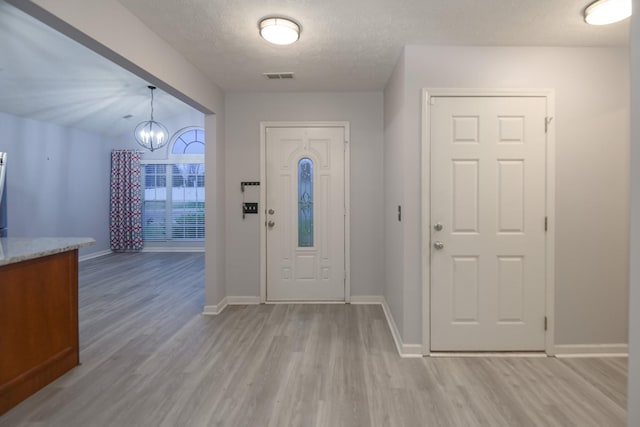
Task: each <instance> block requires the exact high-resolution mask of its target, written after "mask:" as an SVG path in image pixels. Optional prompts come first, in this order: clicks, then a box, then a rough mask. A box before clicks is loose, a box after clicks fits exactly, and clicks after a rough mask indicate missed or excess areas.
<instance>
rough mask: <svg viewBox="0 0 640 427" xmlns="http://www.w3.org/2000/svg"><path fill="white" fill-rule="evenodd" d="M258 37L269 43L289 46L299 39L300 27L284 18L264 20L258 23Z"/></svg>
mask: <svg viewBox="0 0 640 427" xmlns="http://www.w3.org/2000/svg"><path fill="white" fill-rule="evenodd" d="M258 26H259V27H260V35H261V36H262V38H263V39H265V40H266V41H268V42H269V43H273V44H279V45H285V44H291V43H293V42H295V41H296V40H298V38H299V37H300V26H299V25H298V24H296V23H295V22H293V21H292V20H290V19H286V18H276V17H273V18H265V19H263V20H262V21H260V24H259V25H258Z"/></svg>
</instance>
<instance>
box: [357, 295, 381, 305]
mask: <svg viewBox="0 0 640 427" xmlns="http://www.w3.org/2000/svg"><path fill="white" fill-rule="evenodd" d="M351 304H363V305H369V304H375V305H382V304H384V297H383V296H382V295H352V296H351Z"/></svg>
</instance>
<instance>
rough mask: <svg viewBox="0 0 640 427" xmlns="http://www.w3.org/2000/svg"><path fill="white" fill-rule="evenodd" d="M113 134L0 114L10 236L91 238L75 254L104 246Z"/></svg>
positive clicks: (107, 235)
mask: <svg viewBox="0 0 640 427" xmlns="http://www.w3.org/2000/svg"><path fill="white" fill-rule="evenodd" d="M112 144H113V139H112V138H108V137H104V136H100V135H96V134H92V133H89V132H85V131H81V130H77V129H72V128H67V127H62V126H58V125H53V124H49V123H43V122H39V121H35V120H30V119H25V118H21V117H16V116H12V115H8V114H2V113H0V151H6V152H7V153H8V160H7V165H8V168H7V170H8V173H7V181H8V182H7V204H8V212H7V215H8V226H9V236H10V237H42V236H48V237H92V238H94V239H95V240H96V244H95V245H94V246H90V247H88V248H81V249H80V254H81V255H87V254H90V253H94V252H102V251H107V250H109V175H110V161H111V160H110V150H111V145H112Z"/></svg>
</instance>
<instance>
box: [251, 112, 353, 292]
mask: <svg viewBox="0 0 640 427" xmlns="http://www.w3.org/2000/svg"><path fill="white" fill-rule="evenodd" d="M349 126H350V125H349V122H347V121H318V122H307V121H303V122H293V121H292V122H289V121H273V122H272V121H265V122H260V182H261V183H263V184H264V185H261V186H260V205H259V206H261V208H260V209H258V212H259V214H260V218H259V224H260V302H261V303H272V301H267V229H266V225H265V224H266V220H267V212H266V203H267V186H266V182H267V128H274V127H277V128H304V127H307V128H312V127H314V128H317V127H334V128H343V129H344V139H345V141H344V171H343V172H344V173H343V175H344V210H345V212H344V272H345V278H344V302H342V301H338V302H337V303H340V304H343V303H350V302H351V231H350V223H351V203H350V202H351V191H350V188H351V162H350V150H351V131H350V127H349ZM291 302H292V301H287V302H286V303H288V304H290V303H291ZM275 303H277V302H275ZM296 303H297V302H296ZM300 303H314V304H316V303H332V302H330V301H329V302H327V301H300Z"/></svg>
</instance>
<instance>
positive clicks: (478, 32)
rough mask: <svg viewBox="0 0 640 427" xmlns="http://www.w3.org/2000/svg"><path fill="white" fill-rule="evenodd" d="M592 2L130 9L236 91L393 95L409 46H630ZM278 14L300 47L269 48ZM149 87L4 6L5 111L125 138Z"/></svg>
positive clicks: (223, 3) (0, 31)
mask: <svg viewBox="0 0 640 427" xmlns="http://www.w3.org/2000/svg"><path fill="white" fill-rule="evenodd" d="M589 1H590V0H235V1H234V0H120V2H121V3H122V4H123V5H124V6H125V7H126V8H128V9H129V10H130V11H131V12H132V13H134V14H135V15H137V16H138V17H139V18H140V20H141V21H143V22H144V23H145V24H146V25H148V26H149V27H150V28H151V29H152V30H153V31H155V32H156V33H157V34H158V35H160V36H161V37H163V38H164V39H166V40H167V41H168V42H169V43H170V44H172V45H173V46H174V47H175V48H176V49H177V50H178V51H180V52H181V53H182V54H183V55H184V56H185V57H186V58H187V59H188V60H190V61H191V62H193V63H194V64H195V65H196V66H197V67H198V68H200V70H202V71H203V72H204V73H205V74H207V75H208V76H209V77H210V78H211V80H212V81H213V82H216V83H217V84H218V85H220V86H221V87H222V88H223V90H225V91H354V90H382V89H383V88H384V86H385V84H386V82H387V79H388V78H389V76H390V74H391V72H392V70H393V67H394V66H395V63H396V62H397V60H398V58H399V56H400V53H401V51H402V47H403V46H405V45H408V44H426V45H505V46H507V45H508V46H514V45H516V46H520V45H531V46H628V31H629V25H628V22H622V23H618V24H614V25H611V26H606V27H592V26H589V25H586V24H585V23H584V21H583V18H582V13H583V10H584V8H585V7H586V6H587V4H588V3H589ZM274 14H278V15H280V14H281V15H285V16H289V17H291V18H294V19H295V20H296V21H297V22H299V23H300V25H301V27H302V34H301V37H300V40H299V42H297V43H296V44H294V45H292V46H273V45H270V44H268V43H267V42H265V41H264V40H262V39H261V38H260V36H259V35H258V28H257V25H258V20H259V19H260V18H263V17H265V16H269V15H274ZM114 31H117V29H115V27H114ZM266 72H294V73H295V74H296V78H295V79H293V80H267V79H265V78H264V77H262V73H266ZM146 86H147V82H145V81H143V80H141V79H140V78H138V77H136V76H134V75H132V74H131V73H129V72H128V71H125V70H124V69H122V68H120V67H118V66H116V65H114V64H112V63H111V62H109V61H107V60H106V59H104V58H102V57H100V56H98V55H97V54H95V53H93V52H91V51H89V50H88V49H86V48H85V47H83V46H81V45H79V44H77V43H76V42H74V41H72V40H70V39H68V38H67V37H66V36H63V35H61V34H59V33H57V32H56V31H54V30H52V29H50V28H49V27H47V26H45V25H44V24H42V23H40V22H39V21H36V20H34V19H32V18H31V17H29V16H27V15H26V14H24V13H23V12H21V11H19V10H17V9H15V8H14V7H12V6H10V5H8V4H6V3H5V2H4V1H2V0H0V112H4V113H9V114H14V115H19V116H25V117H31V118H33V119H36V120H41V121H47V122H52V123H57V124H60V125H63V126H70V127H75V128H80V129H85V130H88V131H92V132H96V133H99V134H105V135H120V134H123V133H125V132H130V131H131V129H132V128H133V127H134V126H135V124H137V123H138V122H139V121H142V120H146V119H147V118H148V114H149V102H148V101H149V98H148V89H147V88H146ZM155 105H156V118H157V119H159V120H160V121H163V120H166V119H167V118H169V117H173V116H176V115H179V114H183V113H184V112H186V111H189V110H190V107H188V106H187V105H185V104H183V103H182V102H180V101H178V100H176V99H175V98H173V97H171V96H169V95H167V94H165V93H163V92H161V91H157V92H156V103H155ZM129 114H130V115H132V116H133V117H131V118H129V119H123V116H125V115H129Z"/></svg>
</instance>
